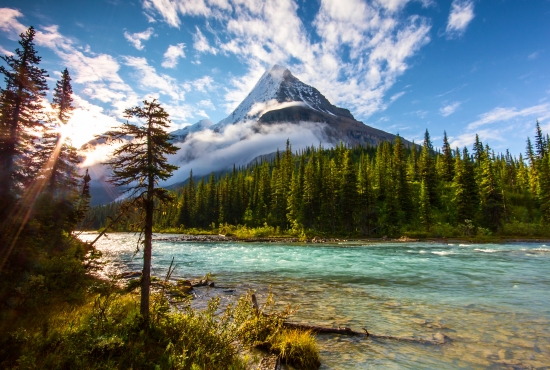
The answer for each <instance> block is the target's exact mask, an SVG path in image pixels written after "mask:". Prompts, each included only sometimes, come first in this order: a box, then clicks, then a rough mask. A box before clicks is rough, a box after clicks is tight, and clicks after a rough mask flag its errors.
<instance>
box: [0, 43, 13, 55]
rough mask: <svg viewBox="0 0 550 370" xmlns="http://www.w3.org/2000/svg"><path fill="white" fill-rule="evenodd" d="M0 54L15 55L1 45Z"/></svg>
mask: <svg viewBox="0 0 550 370" xmlns="http://www.w3.org/2000/svg"><path fill="white" fill-rule="evenodd" d="M0 54H2V55H13V52H11V51H9V50H8V49H6V48H4V47H3V46H2V45H0Z"/></svg>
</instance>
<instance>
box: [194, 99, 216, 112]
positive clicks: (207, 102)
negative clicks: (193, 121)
mask: <svg viewBox="0 0 550 370" xmlns="http://www.w3.org/2000/svg"><path fill="white" fill-rule="evenodd" d="M198 106H200V107H204V108H206V109H210V110H216V107H215V106H214V104H213V103H212V102H211V101H210V99H205V100H201V101H200V102H199V103H198Z"/></svg>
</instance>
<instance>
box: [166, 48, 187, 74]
mask: <svg viewBox="0 0 550 370" xmlns="http://www.w3.org/2000/svg"><path fill="white" fill-rule="evenodd" d="M184 48H185V44H184V43H179V44H176V45H170V46H168V49H167V50H166V52H165V53H164V60H163V61H162V66H163V67H164V68H175V67H176V66H177V65H178V59H179V58H185V52H184V51H183V49H184Z"/></svg>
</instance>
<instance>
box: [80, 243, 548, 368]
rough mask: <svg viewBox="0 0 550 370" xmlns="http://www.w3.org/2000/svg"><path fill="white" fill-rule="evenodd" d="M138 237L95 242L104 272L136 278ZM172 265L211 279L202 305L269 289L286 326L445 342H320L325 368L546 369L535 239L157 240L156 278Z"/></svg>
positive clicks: (542, 271)
mask: <svg viewBox="0 0 550 370" xmlns="http://www.w3.org/2000/svg"><path fill="white" fill-rule="evenodd" d="M95 236H96V234H93V233H88V234H82V235H81V238H82V239H83V240H91V239H93V238H95ZM169 236H170V235H162V236H160V235H159V236H158V237H162V238H166V237H169ZM136 241H137V236H135V235H134V234H123V233H120V234H109V236H108V238H102V239H101V240H100V241H99V242H98V243H97V246H98V249H100V250H101V251H102V252H103V253H104V258H106V259H108V260H109V261H110V263H109V264H108V265H107V267H106V272H109V273H117V272H122V271H130V270H141V264H142V263H143V260H142V258H141V254H137V255H136V256H135V257H134V251H135V247H136ZM172 257H174V258H175V262H176V263H177V269H176V272H175V276H176V277H186V278H197V277H201V276H204V275H205V273H207V272H211V273H213V274H214V275H215V277H216V284H217V285H219V286H220V287H222V288H216V289H211V288H202V289H203V290H201V291H199V295H201V296H202V297H203V298H204V297H209V296H212V295H214V294H216V295H220V296H221V298H222V301H223V300H225V301H230V300H233V299H235V297H236V296H238V295H239V294H242V293H244V292H245V291H246V290H247V289H254V290H256V291H257V295H258V297H259V300H260V303H261V302H262V300H263V299H265V296H266V294H267V291H268V288H269V286H271V287H272V290H273V293H274V295H275V298H276V300H277V301H278V303H279V304H285V305H286V304H288V303H291V304H292V305H299V310H298V311H297V313H296V314H295V316H294V317H293V321H295V322H302V323H308V324H311V325H322V326H330V327H338V326H341V327H344V326H346V327H351V328H352V329H354V330H357V331H361V328H363V327H366V328H368V330H369V332H371V333H374V334H378V335H392V336H399V337H415V338H426V339H430V338H432V336H433V335H434V334H436V333H443V334H444V335H446V336H448V337H449V338H451V339H452V341H451V342H450V343H446V344H444V345H431V344H420V343H414V342H402V341H396V340H390V339H377V340H375V339H368V338H360V337H346V336H340V335H319V336H318V341H319V344H320V348H321V356H322V362H323V365H322V369H550V247H549V246H547V245H545V244H543V243H538V244H537V243H506V244H459V243H457V244H438V243H418V242H417V243H365V242H347V243H340V244H302V243H295V244H279V243H237V242H228V243H225V242H224V243H214V242H204V243H199V242H169V241H154V244H153V271H154V274H155V275H157V276H162V275H163V274H165V273H166V270H167V268H168V266H169V264H170V261H171V260H172ZM230 289H231V290H233V291H232V292H230V291H229V290H230Z"/></svg>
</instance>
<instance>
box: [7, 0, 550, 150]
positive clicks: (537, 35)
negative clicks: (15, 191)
mask: <svg viewBox="0 0 550 370" xmlns="http://www.w3.org/2000/svg"><path fill="white" fill-rule="evenodd" d="M2 7H3V8H2V9H0V53H2V54H6V53H9V52H12V51H13V50H14V49H15V47H16V46H17V40H18V34H19V33H20V32H21V31H23V30H25V29H26V28H27V27H28V26H30V25H33V26H34V27H35V28H36V29H37V30H38V31H39V32H38V35H37V38H36V43H37V48H38V50H39V54H40V55H41V56H42V58H43V61H42V66H43V68H45V69H47V70H48V71H49V72H50V76H51V78H50V85H51V86H53V85H54V83H55V80H56V79H57V78H58V75H59V72H60V71H61V70H62V69H63V68H65V67H67V68H68V69H69V72H70V73H71V75H72V77H73V88H74V90H75V93H76V95H77V96H76V101H77V105H78V110H77V112H76V113H75V117H74V118H73V120H72V124H73V126H74V129H73V134H72V135H73V140H74V142H75V144H77V145H79V144H82V143H84V142H86V141H87V140H89V139H91V138H92V136H93V134H97V133H100V132H102V131H104V130H106V129H107V128H109V127H112V126H113V125H115V124H116V121H117V120H120V119H121V118H122V111H123V110H124V109H125V108H128V107H130V106H133V105H136V104H138V103H139V102H140V101H141V100H143V99H145V98H149V97H158V98H159V99H160V101H161V102H162V103H163V105H164V106H165V107H166V108H167V110H168V111H169V113H170V114H171V118H172V121H173V128H174V129H176V128H181V127H184V126H185V125H187V124H190V123H194V122H196V121H198V120H200V119H204V118H209V119H211V120H212V121H214V122H218V121H219V120H221V119H223V118H225V117H226V116H227V115H228V113H230V112H231V110H232V109H233V108H235V107H236V105H238V103H239V102H240V101H241V100H242V99H243V98H244V97H245V96H246V95H247V94H248V92H249V91H250V90H251V89H252V87H253V86H254V84H255V83H256V81H257V80H258V79H259V77H260V76H261V75H262V73H263V72H264V71H265V69H267V68H269V67H270V66H271V65H273V64H275V63H278V64H281V65H285V66H287V67H288V68H289V69H290V70H291V71H292V72H293V74H294V75H296V76H297V77H298V78H300V79H301V80H302V81H304V82H305V83H308V84H310V85H312V86H315V87H316V88H318V89H319V90H320V91H321V92H322V93H323V94H324V95H325V96H327V98H329V100H330V101H331V102H332V103H334V104H336V105H338V106H342V107H345V108H348V109H350V110H351V112H352V113H353V114H354V115H355V117H356V118H357V119H359V120H361V121H363V122H364V123H366V124H368V125H371V126H374V127H377V128H380V129H383V130H386V131H389V132H392V133H399V134H401V135H402V136H404V137H406V138H408V139H414V140H416V141H420V140H421V139H422V136H423V133H424V130H425V129H426V128H427V129H428V130H429V131H430V133H431V135H432V138H433V139H434V144H435V145H436V146H440V145H441V139H442V135H443V130H446V131H447V134H448V135H449V137H450V140H451V143H452V145H453V146H460V147H462V146H464V145H468V146H469V147H471V143H472V142H473V140H474V137H475V133H476V132H477V133H479V135H480V137H481V139H482V140H483V141H484V142H488V143H489V144H490V145H491V146H492V147H493V148H494V149H495V150H497V151H503V150H505V149H506V148H509V149H510V150H511V152H512V153H514V154H519V153H520V152H524V148H525V140H526V137H527V136H533V134H534V126H535V121H536V119H539V120H540V122H541V124H542V125H543V127H544V128H545V130H546V131H547V132H548V131H550V100H549V97H550V63H549V62H550V43H549V42H548V40H550V27H549V26H548V25H549V24H550V22H549V21H550V1H548V0H485V1H473V0H472V1H468V0H461V1H457V0H452V1H451V0H449V1H435V0H416V1H408V0H377V1H361V0H330V1H324V0H323V1H304V0H296V1H292V0H268V1H253V0H135V1H122V0H93V1H92V0H86V1H46V0H36V1H33V0H24V1H22V0H3V1H2Z"/></svg>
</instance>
